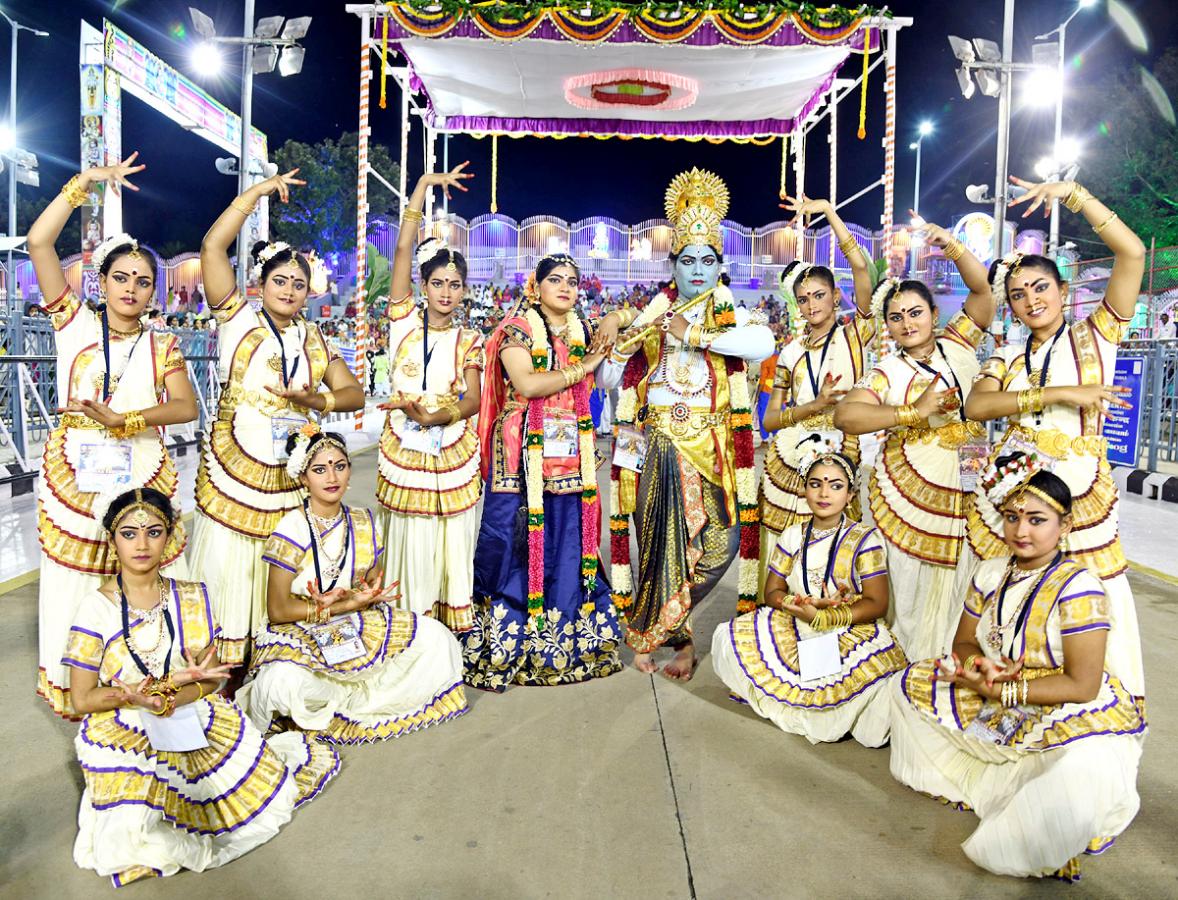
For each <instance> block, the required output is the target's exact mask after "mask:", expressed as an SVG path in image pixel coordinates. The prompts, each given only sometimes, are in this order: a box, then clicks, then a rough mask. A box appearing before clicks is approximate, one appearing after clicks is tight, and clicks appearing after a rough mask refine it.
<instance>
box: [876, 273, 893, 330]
mask: <svg viewBox="0 0 1178 900" xmlns="http://www.w3.org/2000/svg"><path fill="white" fill-rule="evenodd" d="M899 290H900V279H899V278H881V279H880V281H879V284H877V285H876V286H875V290H874V291H872V293H871V318H873V319H875V321H876V324H877V325H878V326H879V328H880V330H881V331H882V330H883V316H884V305H885V304H886V303H887V302H888V300H890V299H891V298H892V297H894V296H895V295H896V293H897V292H898V291H899Z"/></svg>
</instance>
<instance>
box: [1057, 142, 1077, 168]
mask: <svg viewBox="0 0 1178 900" xmlns="http://www.w3.org/2000/svg"><path fill="white" fill-rule="evenodd" d="M1080 150H1081V146H1080V142H1079V141H1078V140H1077V139H1076V138H1074V137H1061V138H1060V139H1059V144H1058V145H1057V146H1056V148H1055V157H1056V159H1057V160H1058V161H1059V162H1061V163H1064V164H1065V165H1068V164H1071V163H1074V162H1075V161H1076V160H1078V159H1079V158H1080Z"/></svg>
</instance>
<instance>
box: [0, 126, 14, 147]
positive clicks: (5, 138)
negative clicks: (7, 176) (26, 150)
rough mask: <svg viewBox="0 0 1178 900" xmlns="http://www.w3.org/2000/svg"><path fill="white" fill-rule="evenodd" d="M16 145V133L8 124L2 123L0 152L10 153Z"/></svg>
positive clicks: (0, 128)
mask: <svg viewBox="0 0 1178 900" xmlns="http://www.w3.org/2000/svg"><path fill="white" fill-rule="evenodd" d="M15 146H16V135H15V134H13V132H12V129H11V128H9V127H8V126H7V125H0V152H2V153H8V152H9V151H11V150H12V148H13V147H15Z"/></svg>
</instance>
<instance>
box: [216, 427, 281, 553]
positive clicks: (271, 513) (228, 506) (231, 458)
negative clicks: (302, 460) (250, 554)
mask: <svg viewBox="0 0 1178 900" xmlns="http://www.w3.org/2000/svg"><path fill="white" fill-rule="evenodd" d="M205 440H206V443H205V446H204V452H202V453H201V456H200V466H199V467H198V469H197V473H196V504H197V507H198V508H199V509H200V511H201V512H202V513H204V514H205V515H206V516H208V517H209V518H211V519H214V520H215V521H217V522H219V523H220V524H222V525H224V526H225V527H226V528H229V529H231V530H232V531H236V532H237V533H238V534H243V535H246V536H247V537H251V538H254V539H256V540H265V539H266V538H268V537H269V536H270V533H271V532H272V531H274V529H275V528H277V527H278V522H279V521H280V520H281V519H282V517H283V516H284V515H286V513H287V511H288V510H291V509H294V508H295V507H296V506H298V504H299V502H300V497H301V491H300V489H299V487H298V485H297V484H296V483H295V482H293V481H291V479H290V476H289V475H287V474H286V466H285V465H283V464H281V463H277V464H275V465H268V464H266V463H262V462H259V461H258V460H256V459H253V458H252V457H250V456H249V455H248V454H247V453H246V452H245V450H244V449H242V447H241V446H239V445H238V443H237V439H236V438H235V437H234V435H233V423H232V422H225V421H219V422H213V423H212V424H211V426H210V428H209V433H208V436H207V437H206V439H205ZM210 454H211V455H213V456H214V457H215V458H216V461H217V463H218V465H219V466H220V467H221V469H222V470H223V472H224V474H225V475H226V476H227V477H228V478H229V479H230V480H231V481H235V482H237V483H239V484H242V485H245V486H246V487H247V488H250V489H252V490H254V491H257V492H259V493H261V494H267V495H269V499H271V500H272V501H273V502H274V503H275V504H279V503H282V504H284V505H282V506H277V507H276V508H275V509H269V510H266V509H256V508H254V507H251V506H248V505H246V504H245V503H243V502H241V501H240V500H237V499H236V498H235V497H233V496H232V494H230V493H229V491H231V490H232V487H231V486H230V485H226V486H225V487H221V486H220V485H219V484H217V480H216V477H214V475H213V474H212V473H211V471H210V467H209V461H208V457H209V455H210Z"/></svg>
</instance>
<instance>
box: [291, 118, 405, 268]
mask: <svg viewBox="0 0 1178 900" xmlns="http://www.w3.org/2000/svg"><path fill="white" fill-rule="evenodd" d="M356 147H357V135H356V132H354V131H351V132H347V133H345V134H343V135H342V136H341V137H340V138H339V140H331V139H330V138H328V139H326V140H323V141H319V142H318V143H315V144H304V143H302V142H301V141H287V142H286V143H285V144H283V145H282V146H281V147H280V148H279V149H278V150H277V152H275V154H274V157H273V162H274V163H276V164H277V165H278V171H280V172H286V171H288V170H290V169H294V168H298V170H299V177H300V178H303V179H305V180H306V182H307V184H306V185H305V186H303V187H299V188H296V189H295V190H293V191H291V194H290V203H287V204H283V203H279V202H276V201H274V200H273V199H272V200H271V203H270V226H271V231H272V232H273V234H274V236H275V237H277V238H278V239H279V240H283V241H286V242H287V243H289V244H292V245H294V246H296V247H300V248H303V249H307V250H311V249H313V250H315V251H316V252H317V253H318V254H319V255H320V256H325V255H327V254H328V253H332V252H335V253H343V252H347V251H348V250H354V249H355V247H356V171H357V157H356ZM368 161H369V165H371V166H372V167H374V168H375V169H376V170H377V171H378V172H380V174H381V175H382V176H384V177H385V178H386V179H388V180H389V182H390V183H392V184H396V182H397V179H398V178H399V177H400V175H399V171H400V167H399V166H398V165H397V164H396V163H395V162H393V159H392V156H391V155H390V154H389V149H388V147H386V146H384V145H383V144H377V143H369V145H368ZM396 202H397V201H396V197H394V195H393V194H392V193H391V192H390V191H389V190H388V189H387V188H385V186H384V185H382V184H381V183H380V182H379V181H377V180H376V179H375V178H370V179H369V181H368V207H369V216H370V217H373V216H378V215H381V214H387V213H391V212H394V211H395V209H396Z"/></svg>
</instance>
